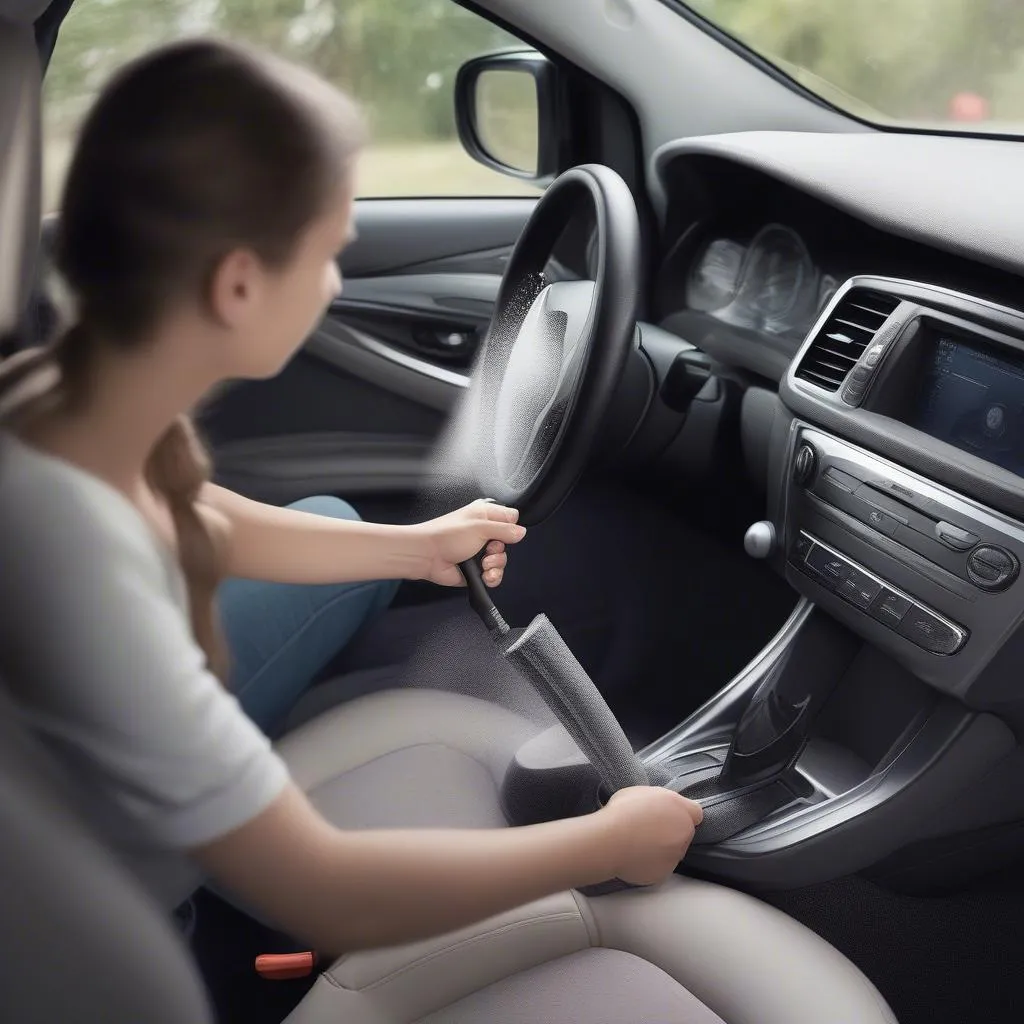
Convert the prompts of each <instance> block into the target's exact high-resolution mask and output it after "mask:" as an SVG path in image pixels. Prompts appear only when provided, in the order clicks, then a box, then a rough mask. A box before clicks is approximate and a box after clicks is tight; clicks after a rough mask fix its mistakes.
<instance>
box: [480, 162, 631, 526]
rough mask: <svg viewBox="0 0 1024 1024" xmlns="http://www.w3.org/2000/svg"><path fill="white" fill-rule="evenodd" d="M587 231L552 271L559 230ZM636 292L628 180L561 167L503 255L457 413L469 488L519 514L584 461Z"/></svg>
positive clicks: (564, 483)
mask: <svg viewBox="0 0 1024 1024" xmlns="http://www.w3.org/2000/svg"><path fill="white" fill-rule="evenodd" d="M587 237H589V238H590V239H591V242H590V245H589V246H588V247H587V249H588V263H589V266H588V267H587V270H586V274H587V276H585V277H582V278H580V279H578V280H554V281H552V280H550V279H549V270H550V267H551V264H552V256H553V254H555V252H556V250H557V249H558V248H559V243H560V241H562V240H563V239H566V240H570V239H571V240H572V241H574V242H578V241H579V239H581V238H582V239H583V240H584V241H585V240H586V238H587ZM559 276H560V277H561V276H564V275H559ZM639 292H640V226H639V220H638V217H637V211H636V204H635V203H634V200H633V196H632V193H631V192H630V191H629V187H628V186H627V185H626V183H625V182H624V181H623V180H622V178H621V177H620V176H619V175H618V174H616V173H615V172H614V171H612V170H611V169H610V168H608V167H603V166H600V165H585V166H581V167H575V168H573V169H572V170H569V171H566V172H565V174H563V175H561V176H560V177H559V178H557V179H556V180H555V181H554V182H553V183H552V184H551V185H550V186H549V187H548V189H547V191H546V192H545V193H544V195H543V196H542V197H541V199H540V200H539V201H538V203H537V206H536V208H535V209H534V212H533V214H532V216H531V217H530V220H529V221H528V222H527V224H526V226H525V228H524V229H523V232H522V235H521V236H520V238H519V241H518V243H517V244H516V247H515V249H514V250H513V253H512V256H511V258H510V259H509V262H508V265H507V267H506V270H505V274H504V276H503V278H502V283H501V287H500V289H499V292H498V300H497V304H496V306H495V311H494V316H493V318H492V321H491V325H490V328H489V330H488V332H487V336H486V338H485V340H484V343H483V345H482V348H481V353H480V358H479V360H478V363H477V366H476V368H475V371H474V374H473V378H472V382H471V387H470V394H469V399H468V402H467V407H466V412H467V414H468V421H467V422H464V423H463V424H462V426H463V428H464V431H465V433H466V434H468V435H470V436H471V437H472V438H473V442H472V448H473V453H472V459H471V463H472V465H471V472H472V475H473V476H474V477H475V480H474V481H473V483H474V486H475V489H476V490H477V493H479V494H486V495H488V496H489V497H492V498H494V499H496V500H497V501H500V502H502V503H503V504H507V505H514V506H515V507H517V508H518V509H519V510H520V518H521V521H522V522H523V523H525V524H526V525H528V526H529V525H533V524H535V523H537V522H540V521H541V520H543V519H545V518H546V517H547V516H549V515H550V514H551V513H552V512H553V511H554V510H555V509H556V508H558V506H559V505H561V503H562V502H563V501H564V500H565V498H566V497H568V495H569V493H570V491H571V490H572V488H573V487H574V485H575V484H576V482H577V480H578V479H579V477H580V475H581V474H582V472H583V470H584V467H585V465H586V461H587V458H588V456H589V454H590V450H591V447H592V444H593V441H594V438H595V436H596V434H597V432H598V429H599V427H600V425H601V422H602V420H603V419H604V416H605V413H606V411H607V408H608V405H609V403H610V402H611V399H612V395H613V393H614V391H615V389H616V387H617V385H618V383H619V380H620V378H621V376H622V373H623V369H624V367H625V364H626V359H627V357H628V355H629V352H630V349H631V347H632V346H633V344H634V343H635V339H636V313H637V300H638V296H639Z"/></svg>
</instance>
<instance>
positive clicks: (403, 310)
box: [200, 198, 536, 509]
mask: <svg viewBox="0 0 1024 1024" xmlns="http://www.w3.org/2000/svg"><path fill="white" fill-rule="evenodd" d="M535 202H536V201H535V200H534V199H518V198H514V199H410V200H360V201H358V202H357V204H356V209H357V212H356V227H357V231H358V238H357V240H356V241H355V242H354V243H353V244H352V245H351V246H350V247H349V248H348V249H347V250H346V252H345V253H344V255H343V257H342V260H341V265H342V272H343V274H344V278H345V286H344V291H343V293H342V295H341V297H340V298H339V299H338V301H337V302H335V303H334V304H333V305H332V307H331V309H330V310H329V311H328V314H327V316H326V317H325V318H324V320H323V322H322V323H321V324H320V326H319V327H318V328H317V330H316V331H315V332H314V333H313V335H312V336H311V337H310V338H309V340H308V341H307V343H306V345H305V346H304V347H303V349H302V350H301V351H300V352H299V354H298V355H297V356H296V357H295V359H294V360H292V362H291V363H290V364H289V366H288V367H286V369H285V370H284V371H283V372H282V373H281V374H280V375H279V376H278V377H276V378H275V379H273V380H270V381H259V382H242V383H238V384H236V385H234V386H232V387H230V388H228V389H226V390H225V391H224V392H223V393H222V394H221V395H220V396H219V397H218V398H217V399H216V400H215V401H212V402H211V403H209V404H208V406H207V407H206V408H205V409H204V410H203V412H202V414H201V417H200V420H201V425H202V427H203V429H204V432H205V434H206V436H207V438H208V439H209V441H210V444H211V446H212V448H213V450H214V454H215V464H216V466H217V478H218V480H219V481H220V482H222V483H223V484H224V485H225V486H228V487H232V488H233V489H236V490H238V491H241V492H242V493H244V494H249V495H250V496H252V497H255V498H259V499H260V500H264V501H273V502H276V503H286V502H289V501H293V500H296V499H298V498H300V497H303V496H306V495H309V494H313V493H325V492H327V493H333V494H339V495H342V496H344V497H347V498H350V499H352V500H354V501H356V502H357V503H358V502H359V501H360V500H361V499H363V500H366V501H373V503H374V506H375V507H376V508H378V509H379V501H378V499H384V501H385V503H387V502H391V503H393V504H394V505H395V506H396V507H397V505H398V504H399V503H404V502H403V499H406V498H408V497H410V496H411V495H412V494H413V493H414V491H415V489H416V485H417V482H418V480H419V479H420V478H421V476H422V474H423V472H424V470H425V468H426V466H427V460H428V457H429V455H430V452H431V450H432V447H433V444H434V442H435V440H436V438H437V436H438V434H439V433H440V431H441V429H442V428H443V426H444V423H445V421H446V418H447V415H448V414H449V412H450V411H451V409H452V408H453V407H454V405H455V403H456V402H457V401H458V398H459V396H460V395H461V394H462V393H463V392H464V390H465V387H466V385H467V383H468V378H467V373H468V370H469V367H470V365H471V363H472V360H473V356H474V353H475V350H476V346H477V344H478V342H479V340H480V338H481V337H482V334H483V331H484V330H485V329H486V327H487V324H488V322H489V320H490V315H491V310H492V308H493V305H494V301H495V297H496V295H497V290H498V285H499V283H500V275H501V272H502V270H503V268H504V264H505V261H506V260H507V258H508V255H509V253H510V252H511V249H512V246H513V245H514V244H515V241H516V239H517V238H518V236H519V233H520V231H521V229H522V227H523V225H524V224H525V222H526V220H527V218H528V217H529V215H530V213H531V211H532V209H533V206H534V204H535Z"/></svg>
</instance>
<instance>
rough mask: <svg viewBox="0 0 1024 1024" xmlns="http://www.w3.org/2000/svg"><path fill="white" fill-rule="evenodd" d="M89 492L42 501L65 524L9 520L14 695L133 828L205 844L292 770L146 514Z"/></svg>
mask: <svg viewBox="0 0 1024 1024" xmlns="http://www.w3.org/2000/svg"><path fill="white" fill-rule="evenodd" d="M44 490H45V489H44ZM79 497H80V498H81V499H82V500H80V501H79V502H78V507H77V508H76V509H74V510H73V512H72V511H69V510H68V509H67V508H64V509H61V508H59V507H56V508H55V507H53V506H52V505H51V506H49V507H41V508H38V509H37V510H36V514H37V516H52V517H53V518H54V519H55V520H59V524H56V523H49V524H47V525H46V526H45V527H44V526H42V525H40V524H36V525H33V524H32V523H31V522H29V521H28V520H27V519H26V516H25V515H21V516H18V515H17V509H15V513H14V515H15V518H16V519H17V520H18V521H17V522H13V523H12V522H10V521H9V520H10V514H7V515H5V516H4V517H0V518H3V519H4V520H6V522H5V523H4V524H3V525H4V526H5V528H7V529H8V533H7V537H8V539H11V532H10V530H11V529H14V530H15V532H16V533H17V535H18V541H19V543H18V544H17V545H9V546H7V547H5V551H4V565H3V567H2V572H0V594H2V598H3V607H4V609H6V611H5V612H4V613H3V614H2V615H0V645H2V647H3V650H4V657H5V658H10V659H13V661H14V662H15V663H16V664H15V666H14V667H15V669H16V671H15V672H14V673H13V675H14V678H15V679H16V680H20V682H16V683H15V685H14V689H15V697H16V698H17V699H18V702H19V704H20V706H21V707H22V709H23V711H24V713H25V715H26V717H27V719H28V721H29V723H30V724H31V725H32V726H33V727H34V729H35V730H36V732H37V734H39V735H40V737H41V738H43V739H44V740H46V741H47V742H48V744H49V745H50V746H51V747H52V748H53V749H54V750H55V751H56V752H58V753H59V754H60V756H61V757H62V759H63V760H64V761H65V763H66V764H67V765H68V766H69V767H70V768H71V770H72V771H73V772H74V773H75V775H76V776H77V777H78V780H79V782H80V783H81V784H82V785H83V786H84V787H86V788H88V789H89V790H90V791H91V792H92V794H94V797H95V798H96V799H98V800H100V801H101V802H102V803H106V804H107V805H108V809H109V810H110V811H112V812H113V813H114V814H115V815H116V816H117V817H120V818H125V817H126V818H128V819H129V820H130V823H131V825H132V826H133V831H137V832H139V833H141V834H142V835H143V836H145V838H146V839H147V840H149V841H151V842H153V843H154V844H157V845H160V846H165V847H170V848H175V849H182V850H184V849H188V848H191V847H195V846H198V845H202V844H204V843H207V842H210V841H211V840H214V839H216V838H218V837H220V836H223V835H225V834H226V833H228V832H230V831H232V830H234V829H235V828H238V827H239V826H241V825H243V824H245V823H246V822H247V821H249V820H251V819H252V818H254V817H255V816H257V815H258V814H260V813H261V812H262V811H263V810H264V809H266V808H267V807H268V806H269V805H270V804H271V803H272V802H273V801H274V799H275V798H276V797H277V796H278V795H279V794H280V793H281V791H282V790H283V788H284V787H285V785H286V783H287V781H288V772H287V769H286V767H285V765H284V763H283V762H282V761H281V759H280V758H279V757H278V755H277V754H276V752H275V751H274V750H273V748H272V747H271V744H270V741H269V740H268V739H267V737H266V736H264V735H263V733H262V732H261V731H260V730H259V729H258V728H257V727H256V725H255V724H254V723H253V722H252V721H251V720H250V719H249V718H248V716H246V714H245V713H244V712H243V711H242V709H241V707H240V706H239V704H238V701H237V700H236V699H235V697H234V696H232V695H231V694H230V693H228V692H227V691H226V690H225V689H224V687H223V686H222V685H221V683H220V682H219V681H218V680H217V679H216V678H215V677H214V676H213V675H212V674H211V673H210V672H209V671H208V670H207V668H206V659H205V656H204V654H203V652H202V651H201V650H200V648H199V647H198V645H197V644H196V642H195V641H194V639H193V637H192V635H191V630H190V627H189V624H188V622H187V620H186V618H185V615H184V614H183V611H182V609H181V608H180V606H179V605H178V604H177V603H176V602H175V600H174V596H173V594H174V591H173V589H172V586H171V576H170V575H169V574H170V572H171V567H170V566H169V565H168V564H167V563H166V562H165V561H164V560H163V559H162V558H161V556H160V554H159V551H158V549H157V548H156V546H155V541H154V540H153V539H152V538H151V537H149V535H148V531H147V530H146V528H145V526H144V524H143V523H142V520H141V518H138V517H136V516H134V515H133V512H132V511H129V510H130V506H128V505H127V503H125V505H124V506H118V504H117V501H116V500H114V499H113V497H112V496H111V500H110V501H105V500H104V497H105V496H103V495H100V494H97V493H88V489H86V493H84V494H83V495H79ZM99 506H103V507H99ZM58 525H59V528H56V527H57V526H58Z"/></svg>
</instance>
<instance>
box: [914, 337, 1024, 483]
mask: <svg viewBox="0 0 1024 1024" xmlns="http://www.w3.org/2000/svg"><path fill="white" fill-rule="evenodd" d="M928 334H929V336H928V338H927V344H928V348H927V350H926V354H925V358H924V364H923V371H924V372H923V374H922V378H921V391H920V399H919V404H918V409H917V417H916V422H914V423H912V424H911V426H914V427H916V428H917V429H918V430H923V431H924V432H925V433H926V434H931V436H932V437H936V438H938V439H939V440H941V441H945V442H947V443H948V444H952V445H955V446H956V447H957V448H960V449H962V450H964V451H967V452H970V453H971V454H973V455H976V456H978V458H981V459H985V460H986V461H987V462H994V463H995V464H996V465H999V466H1002V467H1003V468H1004V469H1008V470H1010V471H1011V472H1013V473H1018V474H1021V475H1024V354H1021V355H1017V354H1016V353H1014V352H1012V351H1011V350H1009V349H1002V350H1001V349H997V348H995V347H994V346H991V347H990V346H988V345H986V344H985V343H984V342H982V341H980V340H979V341H977V342H975V341H974V339H972V338H969V337H967V336H966V335H961V334H957V333H954V332H952V331H947V330H944V329H942V328H941V327H939V326H937V325H933V326H931V327H930V329H929V332H928Z"/></svg>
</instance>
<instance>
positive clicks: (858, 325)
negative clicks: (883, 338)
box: [796, 288, 900, 391]
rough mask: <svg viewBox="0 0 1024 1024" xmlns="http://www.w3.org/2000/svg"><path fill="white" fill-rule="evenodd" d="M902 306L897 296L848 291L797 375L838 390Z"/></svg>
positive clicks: (815, 341) (816, 338)
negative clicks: (880, 331)
mask: <svg viewBox="0 0 1024 1024" xmlns="http://www.w3.org/2000/svg"><path fill="white" fill-rule="evenodd" d="M899 304H900V300H899V299H898V298H897V297H896V296H894V295H886V294H885V293H884V292H872V291H868V290H867V289H865V288H853V289H851V290H850V291H848V292H847V293H846V294H845V295H844V296H843V297H842V299H840V301H839V304H838V305H837V306H836V308H835V309H834V310H833V311H832V315H831V316H830V317H829V318H828V320H826V321H825V326H824V327H822V329H821V330H820V331H819V332H818V335H817V337H815V339H814V341H812V342H811V344H810V347H809V348H808V349H807V352H806V353H805V354H804V357H803V359H801V360H800V366H799V368H798V369H797V371H796V375H797V376H798V377H799V378H800V379H801V380H806V381H810V383H811V384H817V386H818V387H819V388H823V389H824V390H825V391H838V390H839V389H840V388H841V387H842V386H843V381H844V380H846V375H847V374H848V373H849V372H850V371H851V370H852V369H853V367H854V366H855V365H856V363H857V360H858V359H860V357H861V356H862V355H863V353H864V350H865V349H866V348H867V347H868V345H870V344H871V342H872V340H873V339H874V337H875V335H876V334H877V333H878V332H879V330H880V329H881V326H882V324H884V323H885V321H886V320H888V319H889V315H890V314H891V313H892V311H893V310H894V309H895V308H896V307H897V306H898V305H899Z"/></svg>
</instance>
